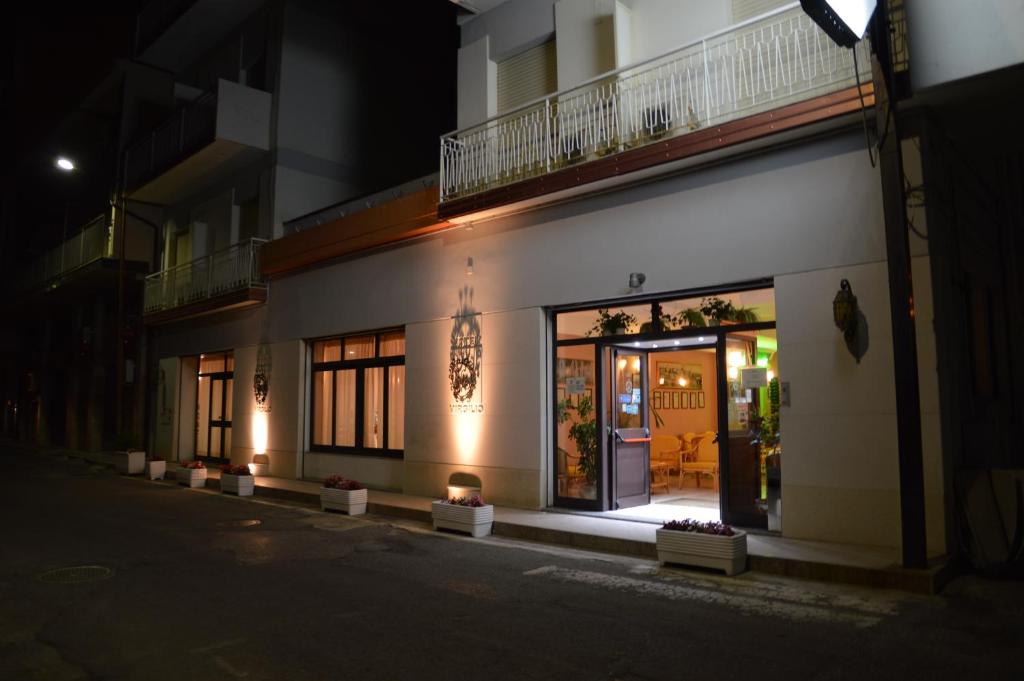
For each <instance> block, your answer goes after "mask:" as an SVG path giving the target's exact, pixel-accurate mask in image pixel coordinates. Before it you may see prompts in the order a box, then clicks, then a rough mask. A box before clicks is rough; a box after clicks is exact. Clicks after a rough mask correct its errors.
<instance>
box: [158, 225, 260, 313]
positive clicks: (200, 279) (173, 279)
mask: <svg viewBox="0 0 1024 681" xmlns="http://www.w3.org/2000/svg"><path fill="white" fill-rule="evenodd" d="M265 243H266V239H249V240H247V241H242V242H239V243H237V244H234V245H233V246H230V247H228V248H225V249H224V250H221V251H217V252H216V253H213V254H211V255H208V256H205V257H202V258H198V259H196V260H193V261H191V262H187V263H183V264H181V265H177V266H175V267H172V268H170V269H166V270H161V271H160V272H154V273H153V274H150V275H149V276H147V277H146V284H145V292H144V302H143V305H144V308H143V311H144V312H145V313H146V314H150V313H153V312H160V311H161V310H170V309H173V308H175V307H181V306H183V305H189V304H191V303H195V302H198V301H201V300H205V299H208V298H214V297H216V296H219V295H223V294H225V293H231V292H234V291H240V290H242V289H247V288H266V285H267V283H266V280H265V279H263V277H262V275H261V274H260V248H261V247H262V245H263V244H265Z"/></svg>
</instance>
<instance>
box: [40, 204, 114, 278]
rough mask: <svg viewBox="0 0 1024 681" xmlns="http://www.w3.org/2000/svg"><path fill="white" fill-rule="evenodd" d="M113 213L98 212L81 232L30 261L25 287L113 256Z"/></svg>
mask: <svg viewBox="0 0 1024 681" xmlns="http://www.w3.org/2000/svg"><path fill="white" fill-rule="evenodd" d="M113 246H114V245H113V239H112V238H111V228H110V216H109V214H103V215H100V216H97V217H96V218H95V219H94V220H92V221H91V222H89V223H88V224H87V225H86V226H85V227H83V228H82V231H80V232H79V233H78V234H75V235H74V236H72V237H70V238H69V239H67V240H65V241H64V242H62V243H61V244H60V245H58V246H54V247H53V248H51V249H50V250H48V251H46V253H44V254H43V255H41V256H39V258H38V259H37V260H36V261H35V262H33V263H32V264H31V265H29V267H28V269H27V270H26V271H25V278H24V280H23V281H22V284H23V287H24V288H25V289H32V288H37V287H39V286H42V285H44V284H46V283H47V282H49V281H52V280H54V279H57V278H58V277H60V276H63V275H65V274H68V273H70V272H72V271H74V270H76V269H78V268H79V267H82V266H84V265H88V264H89V263H91V262H93V261H96V260H99V259H100V258H110V257H113V254H114V247H113Z"/></svg>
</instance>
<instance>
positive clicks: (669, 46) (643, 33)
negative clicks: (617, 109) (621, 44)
mask: <svg viewBox="0 0 1024 681" xmlns="http://www.w3.org/2000/svg"><path fill="white" fill-rule="evenodd" d="M632 8H633V61H643V60H645V59H650V58H651V57H656V56H658V55H660V54H664V53H665V52H668V51H669V50H673V49H675V48H677V47H680V46H682V45H685V44H687V43H690V42H693V41H695V40H699V39H700V38H702V37H704V36H706V35H708V34H709V33H712V32H714V31H718V30H721V29H723V28H725V27H726V26H728V25H730V24H731V23H732V3H731V2H729V1H728V0H712V1H711V2H708V0H634V2H633V4H632Z"/></svg>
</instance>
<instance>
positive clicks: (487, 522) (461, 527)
mask: <svg viewBox="0 0 1024 681" xmlns="http://www.w3.org/2000/svg"><path fill="white" fill-rule="evenodd" d="M430 515H431V517H432V518H433V519H434V529H435V530H454V531H456V532H465V533H467V534H469V535H471V536H473V537H485V536H487V535H489V534H490V533H491V527H492V526H493V525H494V506H492V505H490V504H486V503H484V500H483V498H481V497H480V495H478V494H474V495H473V496H471V497H458V498H454V497H453V498H451V499H442V500H440V501H435V502H433V503H432V504H431V508H430Z"/></svg>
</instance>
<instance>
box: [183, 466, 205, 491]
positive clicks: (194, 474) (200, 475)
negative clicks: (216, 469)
mask: <svg viewBox="0 0 1024 681" xmlns="http://www.w3.org/2000/svg"><path fill="white" fill-rule="evenodd" d="M177 477H178V484H179V485H185V486H187V487H206V469H205V468H179V469H178V473H177Z"/></svg>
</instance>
